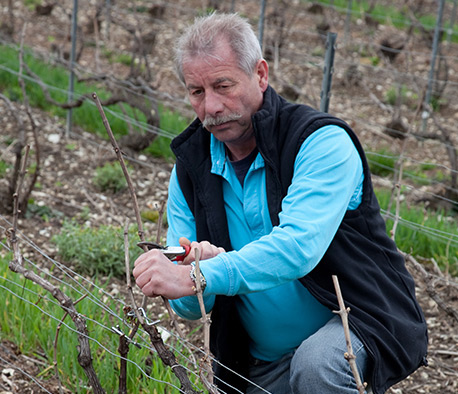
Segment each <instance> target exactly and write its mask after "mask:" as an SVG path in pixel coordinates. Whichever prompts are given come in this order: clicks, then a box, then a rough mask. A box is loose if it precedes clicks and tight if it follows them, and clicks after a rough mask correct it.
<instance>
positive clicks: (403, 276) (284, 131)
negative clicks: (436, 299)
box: [171, 87, 428, 394]
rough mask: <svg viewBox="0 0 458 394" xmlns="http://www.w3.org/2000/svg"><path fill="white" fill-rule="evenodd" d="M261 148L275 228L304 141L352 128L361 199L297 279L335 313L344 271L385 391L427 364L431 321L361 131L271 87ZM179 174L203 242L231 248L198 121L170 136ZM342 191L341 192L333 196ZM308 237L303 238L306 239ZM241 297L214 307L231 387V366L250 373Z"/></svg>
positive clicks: (223, 372) (224, 377) (374, 382)
mask: <svg viewBox="0 0 458 394" xmlns="http://www.w3.org/2000/svg"><path fill="white" fill-rule="evenodd" d="M252 120H253V126H254V131H255V135H256V142H257V147H258V150H259V152H260V153H261V154H262V156H263V158H264V161H265V164H266V187H267V200H268V205H269V213H270V217H271V220H272V224H273V225H274V226H275V225H278V223H279V219H278V213H279V212H280V209H281V202H282V199H283V198H284V197H285V195H286V193H287V189H288V186H289V185H290V184H291V180H292V176H293V171H294V160H295V158H296V155H297V153H298V151H299V148H300V147H301V145H302V143H303V142H304V140H305V139H306V138H307V137H308V136H310V135H311V134H312V133H313V132H314V131H316V130H317V129H319V128H320V127H323V126H325V125H330V124H333V125H338V126H340V127H342V128H344V129H345V130H346V132H347V133H348V135H349V136H350V137H351V139H352V141H353V143H354V145H355V147H356V149H357V150H358V152H359V154H360V156H361V160H362V163H363V170H364V184H363V197H362V202H361V204H360V206H359V207H358V208H357V209H355V210H351V211H347V213H346V215H345V216H344V218H343V220H342V223H341V225H340V227H339V229H338V231H337V233H336V235H335V237H334V239H333V241H332V242H331V245H330V246H329V248H328V250H327V251H326V253H325V255H324V257H323V258H322V260H321V261H320V263H319V264H318V265H317V266H316V268H315V269H314V270H313V271H312V272H310V273H309V274H307V275H306V276H305V277H303V278H301V279H299V280H300V282H301V283H302V284H303V285H304V286H305V287H306V288H307V289H308V290H309V291H310V293H311V294H312V295H313V296H314V297H316V299H317V300H318V301H319V302H321V303H322V304H323V305H325V306H326V307H328V308H329V309H331V310H338V309H339V308H338V302H337V297H336V295H335V290H334V285H333V281H332V275H337V276H338V278H339V283H340V287H341V290H342V294H343V297H344V300H345V304H346V306H347V307H350V309H351V312H350V315H349V322H350V325H351V328H352V330H354V331H355V333H356V334H357V335H358V337H359V338H360V339H361V340H362V341H363V343H364V344H365V346H366V348H367V351H368V353H369V356H370V360H371V367H372V370H373V373H372V378H371V386H372V390H373V391H374V393H375V394H379V393H383V392H385V391H386V390H387V389H388V388H389V387H390V386H392V385H393V384H395V383H397V382H399V381H400V380H402V379H404V378H405V377H407V376H408V375H409V374H411V373H412V372H413V371H415V370H416V369H417V368H418V367H419V366H420V365H421V364H422V362H424V359H425V357H426V351H427V341H428V338H427V328H426V323H425V319H424V316H423V313H422V311H421V308H420V306H419V305H418V303H417V301H416V298H415V287H414V281H413V279H412V277H411V275H410V274H409V273H408V271H407V270H406V268H405V263H404V259H403V257H402V256H401V255H400V254H399V253H398V251H397V248H396V245H395V244H394V242H393V241H392V240H391V239H390V238H389V237H388V236H387V234H386V228H385V222H384V220H383V218H382V216H381V215H380V208H379V205H378V201H377V199H376V197H375V194H374V192H373V188H372V183H371V177H370V172H369V167H368V164H367V161H366V158H365V154H364V152H363V148H362V147H361V144H360V143H359V141H358V139H357V137H356V135H355V133H354V132H353V131H352V130H351V128H350V127H349V126H348V125H347V124H346V123H345V122H343V121H342V120H340V119H337V118H335V117H332V116H330V115H329V114H325V113H320V112H318V111H316V110H314V109H312V108H310V107H307V106H304V105H296V104H291V103H288V102H287V101H285V100H284V99H283V98H282V97H280V96H278V95H277V94H276V93H275V91H274V90H273V89H272V88H271V87H269V88H268V89H267V91H266V92H265V94H264V103H263V106H262V108H261V109H260V111H258V112H257V113H256V114H255V115H254V116H253V118H252ZM171 146H172V149H173V151H174V153H175V155H176V157H177V163H176V165H177V175H178V180H179V183H180V187H181V189H182V191H183V193H184V196H185V198H186V201H187V203H188V205H189V208H190V209H191V211H192V212H193V215H194V217H195V219H196V230H197V239H198V241H202V240H208V241H210V242H211V243H213V244H215V245H217V246H222V247H224V248H225V249H226V250H227V251H229V250H231V249H232V247H231V244H230V240H229V231H228V228H227V219H226V213H225V210H224V202H223V192H222V187H221V178H220V177H219V176H217V175H214V174H211V173H210V168H211V160H210V134H209V133H208V132H207V131H206V130H205V129H204V128H203V127H202V125H201V123H200V121H199V120H196V121H194V122H193V123H192V124H191V125H190V126H189V127H188V128H187V129H186V130H185V131H184V132H183V133H182V134H180V135H179V136H178V137H176V138H175V139H174V140H173V141H172V145H171ZM336 198H339V196H336ZM306 242H307V240H306V239H304V243H306ZM235 301H236V297H226V296H217V297H216V301H215V306H214V308H213V312H212V327H211V350H212V352H213V354H214V356H215V357H216V359H217V360H218V361H219V362H220V363H221V364H222V365H223V366H221V365H219V364H215V374H216V376H217V378H219V379H221V380H219V379H217V380H216V382H217V383H218V385H219V387H220V388H221V389H222V390H224V391H225V392H228V393H229V392H235V391H233V390H232V389H231V388H230V386H228V385H226V384H224V382H226V383H229V384H230V385H231V386H234V387H237V388H239V389H240V390H242V391H243V390H244V387H245V386H246V384H244V381H243V380H242V379H240V378H238V377H236V375H235V374H233V373H232V372H230V371H229V370H228V369H227V368H225V367H228V368H229V369H231V370H234V371H236V372H238V373H240V374H242V375H244V376H246V372H247V367H248V360H249V354H248V342H249V338H248V336H247V334H246V332H245V331H244V329H243V328H242V325H241V323H240V321H239V317H238V314H237V310H236V306H235Z"/></svg>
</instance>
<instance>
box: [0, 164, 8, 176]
mask: <svg viewBox="0 0 458 394" xmlns="http://www.w3.org/2000/svg"><path fill="white" fill-rule="evenodd" d="M10 167H11V165H9V164H8V163H7V162H6V161H4V160H0V177H3V176H4V175H5V174H6V171H7V170H8V168H10Z"/></svg>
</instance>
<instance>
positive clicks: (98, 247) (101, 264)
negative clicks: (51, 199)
mask: <svg viewBox="0 0 458 394" xmlns="http://www.w3.org/2000/svg"><path fill="white" fill-rule="evenodd" d="M129 235H130V237H129V238H130V248H129V251H130V253H129V256H130V257H129V259H130V262H131V263H132V264H133V262H134V261H135V259H136V258H137V257H138V256H139V254H140V253H141V250H140V249H139V248H138V247H137V246H136V242H137V236H136V232H135V229H134V228H131V229H130V230H129ZM52 241H53V242H54V243H55V244H56V245H57V249H58V252H59V255H60V256H61V257H62V259H63V260H65V261H67V262H70V263H73V264H75V269H76V270H77V271H78V272H80V273H82V274H87V275H90V276H94V275H99V274H102V275H113V276H116V277H119V278H124V277H125V263H124V261H125V259H124V239H123V230H122V229H121V228H120V227H116V226H100V227H98V228H95V227H94V228H93V227H87V226H81V225H79V224H78V223H77V222H76V221H66V222H64V224H63V226H62V230H61V232H60V233H59V234H57V235H55V236H54V237H53V238H52ZM137 249H138V251H137Z"/></svg>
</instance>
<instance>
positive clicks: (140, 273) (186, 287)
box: [132, 238, 224, 300]
mask: <svg viewBox="0 0 458 394" xmlns="http://www.w3.org/2000/svg"><path fill="white" fill-rule="evenodd" d="M180 244H181V245H190V246H191V252H190V253H189V255H188V256H186V258H185V259H184V261H183V262H182V263H181V264H180V265H178V264H175V263H173V262H171V261H170V260H169V259H168V258H167V257H166V256H164V254H163V253H162V252H161V251H160V250H159V249H152V250H150V251H148V252H146V253H143V254H142V255H140V257H139V258H138V259H137V260H136V261H135V267H134V270H133V272H132V273H133V275H134V277H135V281H136V283H137V285H138V287H140V289H142V292H143V294H145V295H146V296H148V297H157V296H164V297H165V298H169V299H172V300H173V299H176V298H181V297H185V296H189V295H194V294H195V292H194V282H193V281H192V280H191V277H190V275H189V273H190V271H191V267H190V266H189V264H191V263H192V262H193V261H194V260H195V249H199V251H200V260H205V259H209V258H211V257H214V256H216V255H217V254H219V253H221V252H224V249H223V248H218V247H216V246H214V245H212V244H210V242H207V241H203V242H190V241H189V240H187V239H186V238H180Z"/></svg>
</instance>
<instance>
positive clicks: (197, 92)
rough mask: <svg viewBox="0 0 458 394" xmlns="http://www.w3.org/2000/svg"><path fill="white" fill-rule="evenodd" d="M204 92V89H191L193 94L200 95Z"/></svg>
mask: <svg viewBox="0 0 458 394" xmlns="http://www.w3.org/2000/svg"><path fill="white" fill-rule="evenodd" d="M202 93H203V90H202V89H195V90H191V96H200V95H201V94H202Z"/></svg>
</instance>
